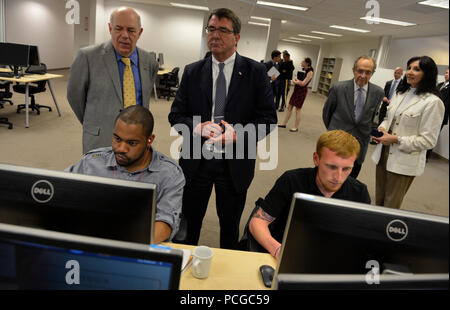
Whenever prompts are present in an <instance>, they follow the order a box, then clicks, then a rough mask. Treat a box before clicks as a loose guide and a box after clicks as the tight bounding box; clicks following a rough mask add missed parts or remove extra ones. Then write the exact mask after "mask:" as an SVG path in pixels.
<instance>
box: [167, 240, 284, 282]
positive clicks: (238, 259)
mask: <svg viewBox="0 0 450 310" xmlns="http://www.w3.org/2000/svg"><path fill="white" fill-rule="evenodd" d="M163 245H166V246H170V247H172V248H175V249H189V250H191V251H193V250H194V248H195V246H191V245H185V244H177V243H163ZM212 250H213V251H214V256H213V259H212V263H211V270H210V273H209V277H208V278H206V279H197V278H195V277H194V276H193V275H192V272H191V267H190V268H189V269H188V270H186V271H185V272H184V273H183V274H182V275H181V279H180V290H269V289H270V288H267V287H265V286H264V284H263V282H262V279H261V273H260V271H259V266H261V265H270V266H272V267H273V268H274V269H275V268H276V267H277V261H276V260H275V258H273V257H272V256H271V255H270V254H268V253H257V252H246V251H234V250H225V249H217V248H213V249H212Z"/></svg>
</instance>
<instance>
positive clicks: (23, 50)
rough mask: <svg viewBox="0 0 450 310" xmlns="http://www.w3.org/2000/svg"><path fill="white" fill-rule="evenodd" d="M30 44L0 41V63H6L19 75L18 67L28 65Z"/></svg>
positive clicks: (15, 74)
mask: <svg viewBox="0 0 450 310" xmlns="http://www.w3.org/2000/svg"><path fill="white" fill-rule="evenodd" d="M29 53H30V46H29V45H25V44H17V43H4V42H0V65H8V66H10V67H11V69H12V70H13V72H14V76H16V77H19V69H20V68H21V67H28V62H29Z"/></svg>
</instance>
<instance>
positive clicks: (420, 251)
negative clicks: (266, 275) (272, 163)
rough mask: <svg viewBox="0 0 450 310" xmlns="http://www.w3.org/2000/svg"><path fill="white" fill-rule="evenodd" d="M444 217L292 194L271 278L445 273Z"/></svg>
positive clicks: (446, 225) (447, 221)
mask: <svg viewBox="0 0 450 310" xmlns="http://www.w3.org/2000/svg"><path fill="white" fill-rule="evenodd" d="M448 223H449V220H448V217H441V216H433V215H428V214H422V213H416V212H409V211H404V210H397V209H391V208H384V207H378V206H373V205H368V204H362V203H355V202H349V201H344V200H338V199H331V198H325V197H319V196H313V195H306V194H300V193H296V194H295V195H294V198H293V202H292V205H291V209H290V214H289V217H288V221H287V224H286V229H285V233H284V236H283V243H282V248H281V253H280V258H279V262H278V266H277V269H276V274H275V277H274V278H276V276H277V275H278V274H282V273H297V274H364V275H366V274H367V273H368V272H372V271H374V270H375V269H374V268H377V272H378V273H380V274H383V273H384V274H399V273H401V274H429V273H447V274H448V269H449V268H448V254H449V251H448V247H449V246H448Z"/></svg>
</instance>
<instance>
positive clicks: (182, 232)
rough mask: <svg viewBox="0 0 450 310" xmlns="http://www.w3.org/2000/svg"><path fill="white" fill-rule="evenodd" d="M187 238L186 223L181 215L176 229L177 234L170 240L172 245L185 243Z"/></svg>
mask: <svg viewBox="0 0 450 310" xmlns="http://www.w3.org/2000/svg"><path fill="white" fill-rule="evenodd" d="M186 238H187V222H186V219H185V218H184V216H183V214H181V217H180V227H179V228H178V232H177V233H176V234H175V236H174V237H173V238H172V242H173V243H186Z"/></svg>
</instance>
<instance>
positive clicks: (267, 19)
mask: <svg viewBox="0 0 450 310" xmlns="http://www.w3.org/2000/svg"><path fill="white" fill-rule="evenodd" d="M250 18H251V19H258V20H264V21H266V22H270V18H268V17H258V16H250Z"/></svg>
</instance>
